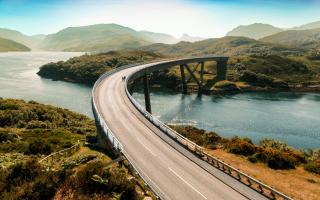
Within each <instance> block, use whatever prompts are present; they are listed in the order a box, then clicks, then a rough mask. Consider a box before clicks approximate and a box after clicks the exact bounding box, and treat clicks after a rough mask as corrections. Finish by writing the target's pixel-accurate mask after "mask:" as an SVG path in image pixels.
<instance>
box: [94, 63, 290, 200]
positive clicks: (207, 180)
mask: <svg viewBox="0 0 320 200" xmlns="http://www.w3.org/2000/svg"><path fill="white" fill-rule="evenodd" d="M219 59H221V58H220V57H219V58H218V57H202V58H191V59H181V60H172V61H161V62H156V63H151V64H142V65H138V66H125V67H121V68H118V69H116V70H113V71H111V72H107V73H106V74H104V75H102V76H101V77H100V78H99V80H98V81H97V82H96V84H95V86H94V88H93V92H92V105H93V111H94V115H95V118H96V122H97V124H98V125H99V126H100V127H101V130H102V131H101V133H100V137H101V138H103V139H105V140H108V141H109V143H111V144H112V145H113V146H114V148H115V149H116V150H118V151H119V152H121V153H122V154H123V155H124V156H125V157H126V158H127V159H128V160H129V162H130V163H131V165H132V166H133V167H134V168H135V170H136V171H137V172H138V173H139V175H140V176H141V177H142V178H143V179H144V181H145V182H146V183H147V184H148V185H149V187H150V188H151V189H152V190H153V191H154V192H155V194H156V195H157V196H158V197H159V198H160V199H181V200H187V199H195V200H201V199H226V200H227V199H228V200H232V199H237V200H238V199H267V197H266V195H262V194H263V193H264V192H266V191H267V192H269V193H270V194H271V196H272V197H274V198H278V197H281V199H289V197H286V196H285V195H283V194H281V193H279V192H277V191H275V190H273V189H272V188H269V187H268V186H266V185H264V184H262V183H261V184H260V182H259V181H257V180H255V179H253V178H251V177H249V178H248V177H247V175H245V174H242V173H238V172H237V170H236V169H234V168H232V167H231V166H228V165H226V164H224V163H223V162H222V161H218V160H216V159H215V158H214V157H210V156H208V155H206V154H205V153H204V152H203V150H202V148H201V147H199V146H197V145H195V144H194V143H192V142H190V141H188V140H187V139H186V138H183V137H182V136H180V135H179V134H178V133H175V132H174V131H173V130H171V129H169V127H167V126H165V125H164V124H163V123H161V122H160V121H159V120H157V119H156V118H154V117H153V116H152V115H151V114H150V113H148V112H147V111H146V110H145V109H144V107H143V106H141V105H139V104H138V103H137V102H136V101H135V100H134V99H133V98H132V96H131V95H130V93H129V92H128V85H127V84H128V83H129V82H130V81H132V80H134V79H136V78H138V77H141V76H144V75H145V74H146V73H150V72H152V71H155V70H159V69H164V68H168V67H172V66H176V65H185V64H188V63H192V62H200V63H201V62H205V61H217V62H218V60H219ZM124 76H125V77H127V78H126V80H122V79H123V78H122V77H124ZM190 150H191V151H190ZM214 166H215V167H214ZM234 172H235V173H234ZM235 176H237V177H238V179H237V178H235ZM239 177H240V179H239ZM244 179H246V180H249V179H250V180H249V186H248V184H244V183H243V182H241V180H244ZM239 180H240V181H239ZM254 184H256V185H257V186H258V188H259V189H260V192H257V191H259V189H258V190H257V189H256V190H254V189H252V188H253V187H250V185H254Z"/></svg>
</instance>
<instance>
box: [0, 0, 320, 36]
mask: <svg viewBox="0 0 320 200" xmlns="http://www.w3.org/2000/svg"><path fill="white" fill-rule="evenodd" d="M313 21H320V0H161V1H155V0H48V1H47V0H0V27H3V28H10V29H15V30H19V31H21V32H23V33H25V34H29V35H33V34H40V33H44V34H49V33H54V32H57V31H59V30H61V29H63V28H66V27H70V26H81V25H90V24H97V23H118V24H121V25H124V26H128V27H131V28H134V29H136V30H149V31H155V32H163V33H168V34H172V35H174V36H176V37H179V36H181V35H182V34H183V33H187V34H190V35H196V36H202V37H221V36H224V35H225V34H226V32H228V31H229V30H231V29H232V28H234V27H236V26H238V25H242V24H251V23H255V22H261V23H269V24H272V25H275V26H278V27H284V28H287V27H292V26H297V25H301V24H304V23H309V22H313Z"/></svg>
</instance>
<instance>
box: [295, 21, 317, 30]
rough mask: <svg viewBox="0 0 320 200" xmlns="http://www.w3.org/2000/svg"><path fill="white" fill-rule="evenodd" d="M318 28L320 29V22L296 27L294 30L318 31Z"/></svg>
mask: <svg viewBox="0 0 320 200" xmlns="http://www.w3.org/2000/svg"><path fill="white" fill-rule="evenodd" d="M316 28H320V21H317V22H311V23H308V24H304V25H301V26H298V27H294V28H293V29H294V30H307V29H316Z"/></svg>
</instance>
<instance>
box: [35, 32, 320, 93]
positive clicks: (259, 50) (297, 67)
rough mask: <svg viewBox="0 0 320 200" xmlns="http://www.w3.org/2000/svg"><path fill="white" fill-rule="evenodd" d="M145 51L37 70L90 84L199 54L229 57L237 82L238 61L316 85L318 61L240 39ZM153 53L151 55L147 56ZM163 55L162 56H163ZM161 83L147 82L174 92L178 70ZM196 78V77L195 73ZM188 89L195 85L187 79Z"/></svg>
mask: <svg viewBox="0 0 320 200" xmlns="http://www.w3.org/2000/svg"><path fill="white" fill-rule="evenodd" d="M140 49H142V50H145V51H117V52H115V51H113V52H108V53H103V54H98V55H85V56H81V57H78V58H72V59H70V60H69V61H67V62H58V63H50V64H47V65H44V66H43V67H41V69H40V72H39V73H38V74H39V75H40V76H43V77H46V78H53V79H59V80H66V81H74V82H79V83H86V84H93V83H94V81H95V80H96V79H97V78H98V77H99V75H100V74H102V73H103V72H105V71H107V70H110V69H111V68H113V67H117V66H121V65H124V64H131V63H141V62H151V61H154V60H157V59H161V58H165V57H190V56H203V55H212V54H213V55H229V56H230V59H229V62H228V79H229V80H232V81H239V80H238V78H237V72H236V68H235V65H236V64H237V63H238V62H240V63H242V64H243V65H244V66H245V68H246V69H247V70H250V71H252V72H254V73H258V74H264V75H267V76H270V77H271V79H274V80H278V79H281V80H282V81H284V82H287V83H293V84H300V83H305V82H314V83H315V84H316V83H317V82H320V76H319V74H320V65H319V61H317V60H311V59H309V58H308V57H307V56H303V55H305V54H306V50H302V49H299V48H292V47H287V46H283V45H275V44H271V43H263V42H260V41H256V40H254V39H249V38H244V37H224V38H221V39H208V40H203V41H199V42H194V43H190V42H180V43H178V44H174V45H167V44H154V45H150V46H145V47H143V48H140ZM151 52H155V53H151ZM163 55H166V56H163ZM205 71H206V73H205V75H204V79H205V86H206V87H205V88H208V89H210V88H212V86H213V84H214V83H215V82H214V81H213V79H214V77H215V73H216V70H215V63H214V62H211V63H210V62H209V63H206V66H205ZM160 75H161V77H162V79H161V80H162V81H159V80H160V79H158V81H157V80H156V78H159V77H158V76H155V78H153V79H152V82H151V83H156V84H159V85H161V84H162V83H164V82H166V81H163V80H170V84H168V85H169V87H170V88H172V89H174V88H176V87H177V86H178V84H179V81H178V80H179V79H180V78H181V77H180V71H179V69H178V68H171V69H170V70H169V73H168V72H165V73H162V74H160ZM196 76H199V74H198V73H197V75H196ZM189 85H190V87H192V85H195V82H194V81H193V80H191V82H190V84H189Z"/></svg>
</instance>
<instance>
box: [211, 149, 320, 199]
mask: <svg viewBox="0 0 320 200" xmlns="http://www.w3.org/2000/svg"><path fill="white" fill-rule="evenodd" d="M207 151H208V153H210V154H212V155H214V156H216V157H218V158H219V159H221V160H223V161H225V162H226V163H228V164H230V165H231V166H233V167H235V168H237V169H240V170H241V171H243V172H245V173H247V174H249V175H250V176H252V177H254V178H256V179H258V180H261V181H262V182H263V183H266V184H267V185H269V186H272V187H274V188H275V189H277V190H279V191H281V192H283V193H285V194H287V195H289V196H290V197H292V198H293V199H297V200H299V199H301V200H305V199H308V200H317V199H318V198H319V196H320V190H319V188H320V175H316V174H312V173H309V172H307V171H306V170H304V169H303V167H302V166H299V167H297V168H296V169H290V170H273V169H270V168H269V167H268V166H266V165H265V164H263V163H252V162H250V161H248V159H247V158H246V157H245V156H238V155H235V154H232V153H228V152H226V151H225V150H223V149H216V150H207Z"/></svg>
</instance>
